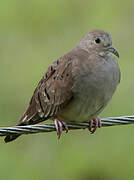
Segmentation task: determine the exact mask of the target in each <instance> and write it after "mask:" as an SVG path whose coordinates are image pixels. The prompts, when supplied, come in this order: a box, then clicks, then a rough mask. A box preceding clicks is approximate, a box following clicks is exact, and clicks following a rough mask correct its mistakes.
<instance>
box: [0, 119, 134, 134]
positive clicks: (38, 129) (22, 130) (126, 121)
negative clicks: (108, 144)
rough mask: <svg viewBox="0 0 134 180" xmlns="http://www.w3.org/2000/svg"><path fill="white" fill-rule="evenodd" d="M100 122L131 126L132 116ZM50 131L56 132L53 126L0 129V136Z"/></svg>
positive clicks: (73, 126)
mask: <svg viewBox="0 0 134 180" xmlns="http://www.w3.org/2000/svg"><path fill="white" fill-rule="evenodd" d="M101 122H102V127H109V126H116V125H127V124H133V123H134V116H121V117H109V118H102V119H101ZM67 125H68V129H69V130H75V129H86V128H88V127H89V123H77V124H74V123H73V124H72V123H71V124H70V123H69V124H67ZM52 131H56V129H55V125H54V124H38V125H27V126H13V127H5V128H0V136H6V135H9V134H33V133H41V132H52Z"/></svg>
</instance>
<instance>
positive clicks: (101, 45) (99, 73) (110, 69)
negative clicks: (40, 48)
mask: <svg viewBox="0 0 134 180" xmlns="http://www.w3.org/2000/svg"><path fill="white" fill-rule="evenodd" d="M115 56H117V57H119V53H118V52H117V50H116V49H115V48H114V47H113V46H112V37H111V35H110V34H108V33H107V32H105V31H103V30H93V31H89V32H88V33H87V34H86V35H85V36H84V37H83V38H82V40H80V42H79V43H78V44H77V46H76V47H75V48H73V49H72V50H71V51H69V52H68V53H66V54H65V55H63V56H61V57H59V58H58V59H57V60H55V61H54V62H53V63H52V64H51V65H50V66H49V67H48V69H47V71H46V72H45V74H44V76H43V77H42V79H41V80H40V82H39V84H38V85H37V87H36V89H35V91H34V93H33V96H32V98H31V100H30V102H29V105H28V107H27V109H26V111H25V112H24V114H23V116H22V117H21V119H20V121H19V122H18V124H17V126H26V125H33V124H37V123H40V122H42V121H46V120H48V119H51V120H53V121H54V123H55V128H56V131H57V135H58V137H60V136H61V134H62V131H63V130H66V132H68V126H67V123H81V122H89V131H90V132H91V133H94V132H95V131H96V129H97V128H100V127H101V120H100V118H99V117H98V115H99V114H100V113H101V112H102V111H103V109H104V108H105V107H106V105H107V104H108V103H109V101H110V99H111V98H112V96H113V94H114V92H115V90H116V88H117V86H118V84H119V82H120V69H119V65H118V63H117V60H116V59H115ZM19 136H20V135H19V134H17V135H16V134H13V135H7V136H6V137H5V142H10V141H13V140H15V139H16V138H17V137H19Z"/></svg>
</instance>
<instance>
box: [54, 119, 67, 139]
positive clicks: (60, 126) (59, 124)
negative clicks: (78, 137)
mask: <svg viewBox="0 0 134 180" xmlns="http://www.w3.org/2000/svg"><path fill="white" fill-rule="evenodd" d="M54 124H55V128H56V131H57V135H58V139H59V138H60V136H61V134H62V131H63V129H65V131H66V133H67V132H68V126H67V124H66V123H65V122H63V121H60V120H58V119H57V118H55V119H54Z"/></svg>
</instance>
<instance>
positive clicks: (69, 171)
mask: <svg viewBox="0 0 134 180" xmlns="http://www.w3.org/2000/svg"><path fill="white" fill-rule="evenodd" d="M133 19H134V1H132V0H131V1H130V0H127V1H122V0H118V1H117V0H116V1H115V0H113V1H106V0H94V1H93V0H83V1H82V0H54V1H52V0H49V1H48V0H38V1H37V0H23V1H22V0H12V1H10V0H6V1H1V2H0V126H1V127H3V126H13V125H15V124H16V123H17V122H18V120H19V118H20V117H21V115H22V114H23V112H24V111H25V109H26V106H27V104H28V102H29V99H30V97H31V96H32V93H33V91H34V88H35V87H36V85H37V83H38V81H39V80H40V78H41V77H42V75H43V73H44V71H45V70H46V69H47V67H48V65H49V64H51V62H52V61H53V60H55V59H57V58H58V57H59V56H61V55H63V54H64V53H66V52H68V51H69V50H71V49H72V48H73V47H74V46H75V45H76V44H77V43H78V42H79V40H80V39H81V38H82V37H83V35H84V34H85V33H87V32H88V31H89V30H92V29H104V30H105V31H107V32H109V33H110V34H111V35H112V37H113V44H114V46H115V47H116V49H117V50H118V51H119V53H120V59H118V62H119V65H120V68H121V72H122V79H121V84H120V85H119V87H118V89H117V91H116V93H115V95H114V97H113V98H112V101H111V102H110V104H109V105H108V106H107V108H106V109H105V110H104V112H103V113H102V114H101V117H108V116H121V115H133V113H134V105H133V99H134V83H133V81H134V80H133V77H134V55H133V53H134V20H133ZM0 179H4V180H18V179H19V180H29V179H30V180H44V179H49V180H52V179H54V180H59V179H62V180H113V179H114V180H115V179H118V180H120V179H121V180H126V179H127V180H131V179H134V126H133V125H128V126H120V127H119V126H118V127H109V128H102V129H100V130H98V131H97V132H96V133H95V135H90V133H89V132H88V130H77V131H70V132H69V133H68V134H67V135H66V134H65V133H63V135H62V138H61V139H60V141H59V140H57V136H56V133H55V132H53V133H46V134H45V133H42V134H36V135H27V136H26V135H25V136H22V137H20V138H19V139H17V140H16V141H14V142H13V143H9V144H4V143H3V138H0Z"/></svg>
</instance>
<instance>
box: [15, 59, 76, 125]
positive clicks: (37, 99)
mask: <svg viewBox="0 0 134 180" xmlns="http://www.w3.org/2000/svg"><path fill="white" fill-rule="evenodd" d="M71 66H72V60H71V58H69V57H66V56H63V57H61V58H59V59H58V60H56V61H54V63H53V64H52V65H51V66H49V67H48V69H47V72H46V73H45V74H44V76H43V78H42V79H41V81H40V82H39V84H38V86H37V88H36V89H35V91H34V94H33V96H32V98H31V101H30V103H29V106H28V108H27V110H26V112H25V113H24V115H23V116H22V118H21V119H20V121H19V123H18V125H27V124H36V123H39V122H41V121H44V120H46V119H49V118H51V117H55V116H56V114H57V112H58V111H59V110H60V109H61V108H63V107H64V106H65V105H66V104H67V103H68V102H69V100H70V99H71V97H72V91H71V88H72V85H73V78H72V72H71V69H72V68H71Z"/></svg>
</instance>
